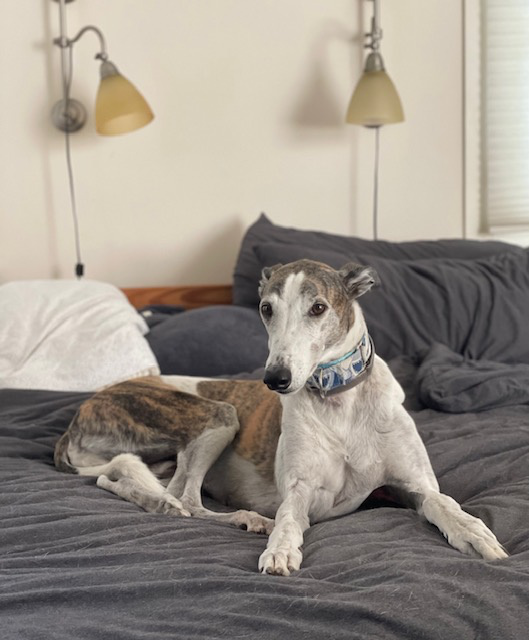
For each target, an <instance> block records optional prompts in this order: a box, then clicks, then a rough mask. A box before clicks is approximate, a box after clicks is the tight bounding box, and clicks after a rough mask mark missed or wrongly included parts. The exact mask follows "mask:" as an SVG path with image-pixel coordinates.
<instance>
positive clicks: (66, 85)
mask: <svg viewBox="0 0 529 640" xmlns="http://www.w3.org/2000/svg"><path fill="white" fill-rule="evenodd" d="M66 52H68V71H66V55H67V53H66ZM72 53H73V51H72V47H71V46H70V47H67V48H66V49H61V70H62V79H63V92H64V103H65V108H66V110H67V109H68V100H69V99H70V87H71V85H72V72H73V56H72ZM64 141H65V147H66V166H67V169H68V183H69V186H70V202H71V205H72V217H73V229H74V239H75V254H76V257H77V263H76V265H75V275H76V277H77V278H78V279H81V278H82V277H83V275H84V264H83V261H82V258H81V241H80V234H79V219H78V216H77V202H76V199H75V184H74V178H73V168H72V153H71V148H70V132H69V131H65V132H64Z"/></svg>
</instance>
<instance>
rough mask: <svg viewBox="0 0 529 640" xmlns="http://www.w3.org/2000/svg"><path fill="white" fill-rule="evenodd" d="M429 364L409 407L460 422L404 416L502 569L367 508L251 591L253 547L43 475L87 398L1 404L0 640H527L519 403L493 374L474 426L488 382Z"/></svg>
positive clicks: (214, 529) (525, 440) (383, 508)
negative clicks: (293, 568)
mask: <svg viewBox="0 0 529 640" xmlns="http://www.w3.org/2000/svg"><path fill="white" fill-rule="evenodd" d="M429 357H430V361H429V360H428V357H425V359H424V361H423V363H422V367H421V368H420V369H419V378H418V382H419V385H420V393H421V398H422V401H423V402H424V401H426V402H428V401H429V400H428V398H429V397H430V396H432V397H438V396H440V397H442V398H446V397H448V395H449V394H448V392H445V391H443V389H446V388H447V387H448V388H449V387H450V384H455V385H456V386H457V385H459V386H457V393H456V394H453V395H454V397H455V398H456V401H457V402H458V403H459V405H458V406H460V405H461V402H462V400H465V402H464V403H463V404H464V405H465V407H466V408H467V409H468V410H467V412H466V413H463V414H455V413H451V414H450V413H446V412H443V413H441V412H438V411H436V410H433V409H424V410H421V411H417V412H414V413H413V416H414V418H415V420H416V422H417V425H418V428H419V431H420V433H421V436H422V438H423V439H424V441H425V443H426V446H427V448H428V451H429V453H430V457H431V459H432V463H433V466H434V469H435V471H436V473H437V475H438V478H439V480H440V484H441V488H442V490H443V491H444V492H446V493H448V494H450V495H452V496H453V497H454V498H455V499H457V500H458V501H460V502H461V503H462V504H463V506H464V508H465V509H466V510H468V511H469V512H470V513H472V514H474V515H476V516H479V517H481V518H482V519H483V520H484V521H485V522H486V524H487V525H489V526H490V527H491V528H492V529H493V531H494V532H495V533H496V535H497V536H498V538H499V539H500V541H501V542H503V544H504V545H505V547H506V548H507V550H508V552H509V553H510V557H509V558H508V559H507V560H503V561H499V562H495V563H487V562H484V561H482V560H474V559H471V558H468V557H466V556H463V555H461V554H460V553H459V552H458V551H456V550H454V549H452V548H451V547H450V546H448V544H447V543H446V542H445V540H444V539H443V538H442V536H440V534H439V533H438V531H437V530H436V529H435V528H434V527H432V526H430V525H429V524H427V523H426V522H424V521H421V519H420V518H419V517H418V516H417V515H416V514H415V513H414V512H412V511H410V510H407V509H403V508H398V506H393V505H391V503H388V502H385V501H383V500H377V499H376V498H373V499H371V500H370V501H369V503H368V505H366V506H365V507H364V508H363V509H362V510H360V511H357V512H356V513H353V514H351V515H348V516H346V517H342V518H339V519H336V520H334V521H329V522H325V523H321V524H317V525H315V526H313V527H312V528H310V530H309V531H308V532H307V534H306V538H305V550H304V563H303V566H302V569H301V570H300V571H299V572H297V573H296V574H294V575H292V576H291V577H289V578H283V577H275V576H265V575H260V574H259V573H258V572H257V568H256V567H257V560H258V557H259V555H260V553H261V552H262V550H263V549H264V546H265V542H266V539H265V537H264V536H262V535H256V534H250V533H247V532H245V531H241V530H238V529H235V528H233V527H230V526H227V525H222V524H216V523H212V522H206V521H201V520H195V519H185V518H171V517H169V516H165V515H155V514H148V513H145V512H143V511H141V510H140V509H139V508H137V507H136V506H134V505H133V504H130V503H127V502H124V501H122V500H120V499H119V498H117V497H116V496H114V495H112V494H110V493H106V492H105V491H102V490H100V489H98V488H97V487H96V486H95V482H94V480H93V479H91V478H82V477H78V476H71V475H64V474H61V473H59V472H57V471H56V470H55V468H54V466H53V462H52V454H53V447H54V444H55V442H56V440H57V438H58V437H59V436H60V434H61V433H62V432H63V431H64V430H65V429H66V427H67V425H68V423H69V421H70V419H71V418H72V417H73V415H74V413H75V411H76V409H77V407H78V406H79V404H80V402H81V401H82V400H83V399H84V398H86V397H87V395H86V394H73V393H61V392H39V391H20V390H18V391H15V390H2V391H0V476H1V478H0V481H1V486H2V491H1V494H0V522H1V524H0V527H1V534H0V637H1V638H2V639H5V640H19V639H20V640H24V639H26V638H27V639H37V638H39V639H40V638H43V639H48V638H49V639H56V638H57V639H58V638H61V639H62V638H64V639H68V640H71V639H84V638H87V639H88V638H90V639H99V638H101V639H103V638H105V639H120V640H121V639H123V640H125V639H126V640H136V639H137V640H146V639H153V640H154V639H158V638H160V639H161V638H263V639H268V638H288V639H289V640H290V639H291V640H295V639H298V638H300V639H301V638H344V639H345V638H347V639H350V638H362V639H363V638H402V639H406V640H410V639H415V638H417V639H418V638H428V639H430V638H431V639H434V638H435V639H446V640H453V639H460V638H465V639H466V638H469V639H470V638H472V639H473V638H479V639H487V638H491V639H492V638H497V639H502V640H505V639H511V638H512V639H519V640H522V639H525V638H527V637H529V406H528V405H527V404H524V402H527V397H525V399H524V398H523V393H521V392H520V391H519V390H518V391H517V393H518V395H516V400H515V401H513V402H510V403H506V402H505V401H504V395H505V393H507V394H508V393H509V388H510V387H509V385H510V383H509V378H508V370H504V371H503V378H501V380H500V383H498V384H499V387H501V389H500V391H498V392H497V394H496V395H497V396H502V397H496V398H494V393H493V391H491V389H492V390H494V389H496V390H497V389H498V388H499V387H498V384H494V385H492V386H489V387H488V391H487V392H486V395H487V398H488V400H487V410H484V411H480V412H475V411H473V409H472V407H473V404H472V402H473V400H472V398H473V397H474V396H476V393H477V396H478V397H482V396H480V394H479V393H478V391H479V388H480V384H482V383H483V382H484V381H485V382H488V381H489V380H490V372H489V373H487V372H485V374H486V375H485V378H482V379H478V380H476V379H475V375H476V372H475V371H474V372H472V373H473V375H474V379H473V383H472V384H470V385H467V386H466V388H464V385H463V386H462V385H461V378H462V375H461V374H462V372H463V374H464V373H465V369H464V367H465V366H468V363H466V364H465V362H462V361H457V362H451V361H450V358H452V357H453V356H452V355H451V354H450V353H447V352H443V350H442V349H441V350H440V351H439V350H438V351H437V352H435V353H430V354H429ZM443 359H444V360H443ZM434 367H437V369H436V371H437V373H439V371H441V373H442V376H441V377H440V376H439V375H434V373H435V372H434V371H433V368H434ZM450 372H452V373H450ZM408 373H409V372H408ZM467 374H468V371H467ZM515 374H516V375H517V376H519V375H520V372H519V371H516V372H515ZM429 376H430V379H428V377H429ZM487 376H489V377H487ZM465 377H467V378H468V376H465V375H463V378H465ZM478 377H479V376H478ZM440 380H441V382H442V384H443V385H444V387H439V388H437V390H436V389H435V388H434V387H435V385H439V384H440V382H439V381H440ZM515 382H516V381H515ZM513 384H514V383H513ZM522 387H523V385H522ZM502 389H503V391H501V390H502ZM517 389H518V387H517ZM436 393H437V396H436ZM525 393H526V394H527V393H528V391H527V386H526V387H525ZM465 394H466V395H465ZM502 394H503V395H502ZM463 396H465V397H463ZM465 398H466V399H465ZM502 398H503V399H502ZM458 406H456V407H455V409H454V408H453V409H454V410H456V411H457V410H459V409H458ZM447 407H448V408H447ZM447 410H450V402H449V401H448V404H447V402H445V406H444V411H447Z"/></svg>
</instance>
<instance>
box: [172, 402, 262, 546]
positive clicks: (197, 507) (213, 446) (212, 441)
mask: <svg viewBox="0 0 529 640" xmlns="http://www.w3.org/2000/svg"><path fill="white" fill-rule="evenodd" d="M232 419H234V420H235V421H236V422H235V423H232V424H229V423H228V424H227V425H226V426H216V427H215V428H214V429H206V430H204V431H203V432H202V433H201V434H200V435H199V436H198V437H197V438H195V439H194V440H193V441H191V442H190V443H189V444H188V445H187V447H186V448H185V449H184V450H183V451H180V452H179V453H178V458H177V468H176V472H175V475H174V476H173V478H172V480H171V481H170V482H169V484H168V486H167V492H168V493H170V494H172V495H173V496H175V497H177V498H179V500H180V502H181V503H182V505H183V507H184V508H185V509H186V510H188V511H189V512H190V513H191V515H193V516H195V517H197V518H207V519H209V520H216V521H217V522H225V523H228V524H233V525H235V526H237V527H241V528H244V529H247V530H248V531H254V532H257V533H270V532H271V531H272V529H273V526H274V521H273V520H271V519H270V518H266V517H264V516H261V515H260V514H258V513H256V512H255V511H247V510H244V509H240V510H238V511H232V512H226V513H219V512H217V511H212V510H211V509H207V508H206V507H204V505H203V503H202V494H201V489H202V485H203V483H204V477H205V475H206V473H207V472H208V471H209V469H210V468H211V466H212V465H213V464H214V463H215V462H216V460H217V459H218V457H219V456H220V454H221V453H222V452H223V451H224V449H225V448H226V447H227V446H228V445H229V444H230V443H231V442H232V440H233V437H234V435H235V433H236V432H237V431H238V429H239V423H238V420H237V415H236V412H235V410H234V411H233V416H232Z"/></svg>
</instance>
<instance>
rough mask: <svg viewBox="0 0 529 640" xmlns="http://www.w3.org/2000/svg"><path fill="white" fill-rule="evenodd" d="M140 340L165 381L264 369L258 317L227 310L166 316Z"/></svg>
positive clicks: (240, 310)
mask: <svg viewBox="0 0 529 640" xmlns="http://www.w3.org/2000/svg"><path fill="white" fill-rule="evenodd" d="M146 338H147V340H148V342H149V344H150V347H151V349H152V351H153V352H154V355H155V356H156V359H157V360H158V364H159V366H160V371H161V373H162V374H165V375H169V374H174V375H176V374H178V375H188V376H204V377H211V376H221V375H233V374H236V373H241V372H244V371H254V370H255V369H257V368H258V367H262V366H264V363H265V361H266V358H267V356H268V338H267V334H266V330H265V328H264V326H263V323H262V322H261V318H260V317H259V312H258V311H257V310H253V309H245V308H243V307H235V306H231V305H219V306H214V307H204V308H201V309H193V310H191V311H185V312H183V313H179V314H177V315H172V316H169V317H167V319H165V320H162V321H161V322H159V323H157V324H156V325H155V326H154V327H152V328H151V330H150V332H149V333H148V334H147V336H146Z"/></svg>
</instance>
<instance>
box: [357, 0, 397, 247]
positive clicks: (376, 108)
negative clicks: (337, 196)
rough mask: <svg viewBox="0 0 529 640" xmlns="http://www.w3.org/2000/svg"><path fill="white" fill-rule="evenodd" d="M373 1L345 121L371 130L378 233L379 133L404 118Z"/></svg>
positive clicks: (377, 5) (374, 211)
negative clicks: (361, 68)
mask: <svg viewBox="0 0 529 640" xmlns="http://www.w3.org/2000/svg"><path fill="white" fill-rule="evenodd" d="M370 1H371V2H373V17H372V18H371V31H370V32H369V33H366V38H367V39H368V41H367V42H366V44H365V45H364V46H365V48H366V49H371V52H370V53H369V55H368V56H367V58H366V61H365V65H364V72H363V73H362V77H361V78H360V80H359V81H358V83H357V85H356V88H355V90H354V92H353V95H352V96H351V100H350V102H349V106H348V108H347V115H346V117H345V120H346V122H348V123H350V124H359V125H362V126H364V127H369V128H373V129H375V173H374V194H373V236H374V238H375V239H376V238H377V236H378V229H377V226H378V221H377V215H378V165H379V132H380V127H381V126H382V125H385V124H394V123H397V122H403V121H404V112H403V110H402V104H401V101H400V98H399V94H398V93H397V89H396V88H395V85H394V84H393V82H392V81H391V78H390V77H389V76H388V74H387V73H386V69H385V65H384V60H383V58H382V56H381V54H380V51H379V49H380V41H381V39H382V29H381V28H380V13H379V0H370Z"/></svg>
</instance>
